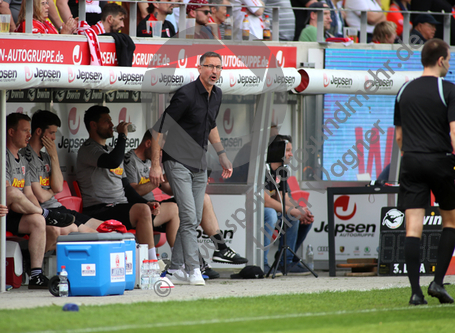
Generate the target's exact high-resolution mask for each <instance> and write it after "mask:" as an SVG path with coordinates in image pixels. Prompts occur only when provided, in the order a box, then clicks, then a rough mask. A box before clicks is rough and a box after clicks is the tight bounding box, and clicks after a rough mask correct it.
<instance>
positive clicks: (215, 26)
mask: <svg viewBox="0 0 455 333" xmlns="http://www.w3.org/2000/svg"><path fill="white" fill-rule="evenodd" d="M209 3H210V4H215V5H220V6H210V13H211V17H210V19H209V26H210V27H211V28H212V33H213V35H214V36H215V37H216V38H217V39H224V25H223V22H224V21H226V14H227V7H226V6H229V5H230V4H231V3H230V2H229V0H209ZM221 5H224V6H221Z"/></svg>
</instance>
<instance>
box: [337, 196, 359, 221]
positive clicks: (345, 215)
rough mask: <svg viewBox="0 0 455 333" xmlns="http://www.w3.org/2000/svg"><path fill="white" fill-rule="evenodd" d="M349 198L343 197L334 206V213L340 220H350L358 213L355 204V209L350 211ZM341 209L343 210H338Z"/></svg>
mask: <svg viewBox="0 0 455 333" xmlns="http://www.w3.org/2000/svg"><path fill="white" fill-rule="evenodd" d="M349 199H350V198H349V196H348V195H342V196H340V197H338V198H337V199H336V200H335V203H334V205H333V208H334V213H335V215H336V217H338V218H339V219H340V220H343V221H346V220H350V219H351V218H352V217H353V216H354V215H355V213H356V211H357V205H356V204H355V203H354V207H353V208H351V209H349ZM338 208H341V209H338Z"/></svg>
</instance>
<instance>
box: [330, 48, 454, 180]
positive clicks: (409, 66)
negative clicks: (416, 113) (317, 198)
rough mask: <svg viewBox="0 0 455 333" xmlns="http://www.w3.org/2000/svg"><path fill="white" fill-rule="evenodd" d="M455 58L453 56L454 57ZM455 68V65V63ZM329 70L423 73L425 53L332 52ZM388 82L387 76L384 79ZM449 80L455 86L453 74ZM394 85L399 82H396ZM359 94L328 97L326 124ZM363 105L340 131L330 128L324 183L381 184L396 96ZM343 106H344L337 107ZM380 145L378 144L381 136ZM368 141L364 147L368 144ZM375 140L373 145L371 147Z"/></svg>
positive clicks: (377, 97) (380, 97)
mask: <svg viewBox="0 0 455 333" xmlns="http://www.w3.org/2000/svg"><path fill="white" fill-rule="evenodd" d="M451 56H452V57H451V59H453V54H451ZM450 64H451V66H452V68H455V60H451V61H450ZM325 68H326V69H336V70H366V71H368V70H371V71H372V72H373V73H375V74H376V73H379V72H380V70H383V71H384V72H385V73H386V74H390V73H391V72H390V69H392V70H393V71H397V72H398V71H421V70H423V67H422V65H421V63H420V52H416V51H413V54H412V55H410V54H409V53H408V52H406V51H403V50H402V51H401V52H400V54H397V51H394V50H343V49H327V50H326V53H325ZM378 75H379V77H380V78H381V79H384V77H383V76H382V75H383V74H378ZM446 80H449V81H451V82H454V81H455V75H454V74H452V73H449V74H448V75H447V77H446ZM392 84H393V83H392ZM352 96H353V95H341V94H326V95H324V121H325V120H326V119H329V118H333V117H334V112H335V111H336V110H337V109H339V106H338V105H340V104H341V105H345V103H346V102H348V100H349V98H350V97H352ZM358 99H359V101H360V102H361V104H362V105H358V104H357V103H355V102H354V103H350V104H351V106H352V107H353V109H354V111H355V112H353V111H352V110H351V113H352V115H351V116H350V117H349V119H348V120H347V121H346V122H344V123H342V124H339V128H334V127H333V126H332V125H329V126H328V128H329V131H327V130H326V129H324V130H323V131H324V134H325V135H326V137H327V139H326V140H325V141H324V145H323V155H322V156H323V160H322V166H323V168H324V172H323V179H324V180H332V181H352V180H357V177H356V175H357V174H362V173H369V174H370V175H371V179H377V177H378V176H379V174H380V173H381V171H382V169H383V168H384V167H385V166H387V165H388V164H389V163H390V159H391V152H392V144H393V140H394V126H393V112H394V103H395V96H385V95H368V100H366V99H364V98H363V97H362V96H361V95H359V97H358ZM337 102H338V103H337ZM376 136H378V137H379V140H377V137H376ZM362 141H363V143H362ZM369 141H370V142H371V144H369Z"/></svg>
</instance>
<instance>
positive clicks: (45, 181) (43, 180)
mask: <svg viewBox="0 0 455 333" xmlns="http://www.w3.org/2000/svg"><path fill="white" fill-rule="evenodd" d="M39 184H40V185H41V186H49V177H46V178H43V177H42V176H39Z"/></svg>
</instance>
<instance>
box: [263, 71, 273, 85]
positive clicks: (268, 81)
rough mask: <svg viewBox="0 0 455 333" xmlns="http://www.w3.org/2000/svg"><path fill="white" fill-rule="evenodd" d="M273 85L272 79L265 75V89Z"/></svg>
mask: <svg viewBox="0 0 455 333" xmlns="http://www.w3.org/2000/svg"><path fill="white" fill-rule="evenodd" d="M272 83H273V78H272V77H271V76H270V75H269V73H267V78H266V79H265V84H266V86H267V87H270V86H271V85H272Z"/></svg>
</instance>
